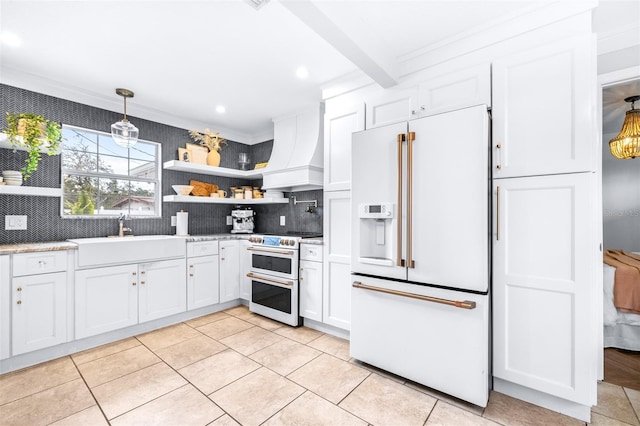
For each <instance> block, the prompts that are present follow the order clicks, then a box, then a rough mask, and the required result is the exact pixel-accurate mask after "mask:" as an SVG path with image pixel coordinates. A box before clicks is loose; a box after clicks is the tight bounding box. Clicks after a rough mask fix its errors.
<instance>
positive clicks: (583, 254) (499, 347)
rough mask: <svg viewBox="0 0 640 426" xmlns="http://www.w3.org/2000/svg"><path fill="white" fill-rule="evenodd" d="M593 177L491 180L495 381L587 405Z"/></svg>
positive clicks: (591, 381) (591, 376)
mask: <svg viewBox="0 0 640 426" xmlns="http://www.w3.org/2000/svg"><path fill="white" fill-rule="evenodd" d="M593 182H594V179H593V174H592V173H576V174H566V175H553V176H537V177H525V178H514V179H498V180H496V181H495V182H494V188H493V191H494V194H493V196H494V199H495V203H496V209H495V213H494V221H495V222H494V232H493V241H494V243H493V247H494V256H493V259H494V269H493V274H494V275H493V276H494V284H493V297H494V303H493V339H494V346H493V347H494V351H493V375H494V376H495V377H498V378H501V379H504V380H507V381H510V382H513V383H517V384H520V385H522V386H526V387H528V388H531V389H535V390H538V391H541V392H544V393H547V394H551V395H555V396H557V397H560V398H563V399H566V400H569V401H574V402H577V403H580V404H584V405H591V403H592V400H591V398H592V397H593V392H594V386H595V383H596V381H595V372H594V369H595V360H594V357H593V355H594V354H593V350H592V349H593V330H592V326H593V322H592V321H591V320H590V315H592V312H591V311H590V307H591V306H592V304H591V303H590V298H591V297H592V291H593V288H594V287H595V283H594V279H595V277H594V274H593V271H594V265H593V259H594V251H595V250H597V247H596V245H597V244H596V243H595V242H594V238H593V235H594V233H593V229H592V221H591V215H590V214H588V212H589V210H590V208H591V205H592V200H591V197H593V194H594V193H593V191H592V186H593Z"/></svg>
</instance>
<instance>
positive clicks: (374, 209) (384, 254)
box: [358, 203, 395, 266]
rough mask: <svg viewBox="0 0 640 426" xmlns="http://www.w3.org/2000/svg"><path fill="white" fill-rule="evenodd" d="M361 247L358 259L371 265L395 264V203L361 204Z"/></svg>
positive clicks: (359, 215)
mask: <svg viewBox="0 0 640 426" xmlns="http://www.w3.org/2000/svg"><path fill="white" fill-rule="evenodd" d="M358 217H359V218H360V247H359V252H360V256H358V261H359V262H360V263H368V264H371V265H380V266H393V264H394V263H393V253H394V247H393V245H394V241H395V240H394V238H393V226H392V221H393V218H394V214H393V204H392V203H380V204H360V205H359V206H358Z"/></svg>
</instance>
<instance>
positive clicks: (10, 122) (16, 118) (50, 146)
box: [4, 112, 62, 179]
mask: <svg viewBox="0 0 640 426" xmlns="http://www.w3.org/2000/svg"><path fill="white" fill-rule="evenodd" d="M4 133H5V134H6V135H7V139H8V140H9V143H10V144H11V145H12V146H13V147H14V150H15V149H18V148H19V149H25V150H26V151H27V152H28V154H29V156H28V157H27V159H26V160H25V163H27V164H26V165H25V166H24V167H23V168H22V169H20V171H21V172H22V175H23V177H24V179H27V178H28V177H29V176H31V174H32V173H33V172H34V171H36V170H37V169H38V162H39V161H40V158H41V152H42V151H43V150H46V153H47V154H48V155H56V154H57V153H58V150H59V148H60V143H61V142H62V128H61V126H60V124H59V123H57V122H55V121H50V120H47V119H45V118H44V117H42V116H41V115H37V114H30V113H21V114H10V113H8V112H7V128H6V129H5V131H4Z"/></svg>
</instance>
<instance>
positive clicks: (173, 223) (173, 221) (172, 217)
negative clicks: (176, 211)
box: [171, 216, 178, 226]
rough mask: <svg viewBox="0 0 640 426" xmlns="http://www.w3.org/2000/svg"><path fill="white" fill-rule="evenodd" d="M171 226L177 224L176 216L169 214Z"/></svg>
mask: <svg viewBox="0 0 640 426" xmlns="http://www.w3.org/2000/svg"><path fill="white" fill-rule="evenodd" d="M171 226H178V217H177V216H171Z"/></svg>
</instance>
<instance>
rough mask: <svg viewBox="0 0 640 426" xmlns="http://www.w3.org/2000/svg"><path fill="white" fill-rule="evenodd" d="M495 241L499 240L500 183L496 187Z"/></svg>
mask: <svg viewBox="0 0 640 426" xmlns="http://www.w3.org/2000/svg"><path fill="white" fill-rule="evenodd" d="M496 241H500V185H498V186H497V187H496Z"/></svg>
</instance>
